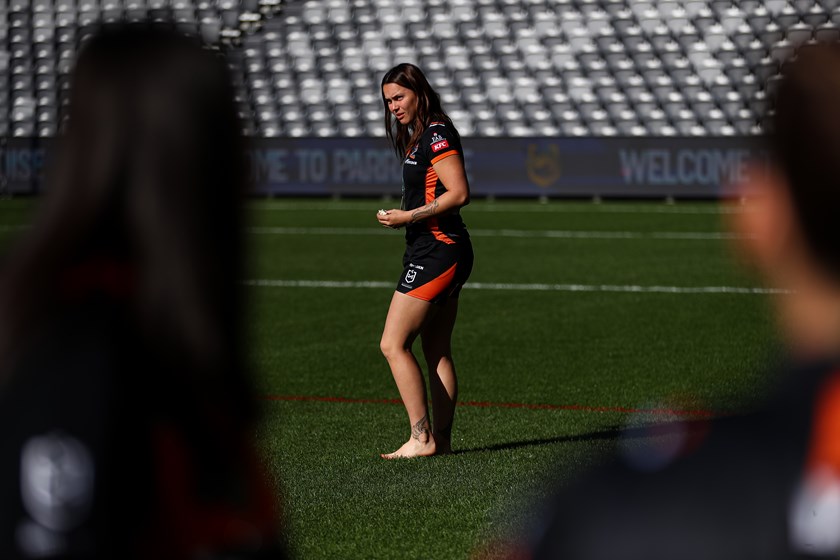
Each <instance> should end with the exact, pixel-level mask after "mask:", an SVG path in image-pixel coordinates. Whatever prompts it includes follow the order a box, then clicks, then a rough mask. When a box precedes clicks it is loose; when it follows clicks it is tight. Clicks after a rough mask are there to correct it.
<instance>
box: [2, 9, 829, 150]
mask: <svg viewBox="0 0 840 560" xmlns="http://www.w3.org/2000/svg"><path fill="white" fill-rule="evenodd" d="M146 18H156V19H166V20H173V21H175V22H176V23H177V25H178V26H179V27H182V28H183V29H185V30H189V31H192V32H195V33H200V34H201V35H202V36H204V37H205V38H206V39H208V40H209V41H212V42H220V43H222V44H224V45H226V46H225V47H224V48H225V49H226V50H228V51H229V53H230V61H231V68H232V71H233V75H234V81H235V84H236V88H237V101H238V104H239V107H240V113H241V115H242V117H243V121H244V128H245V132H246V133H247V134H249V135H254V136H260V137H281V136H319V137H329V136H363V135H377V136H380V135H382V134H383V133H384V131H383V110H382V104H381V100H380V94H379V91H378V89H379V81H380V79H381V76H382V74H383V73H384V71H385V70H387V69H388V68H390V67H391V66H393V65H394V64H396V63H398V62H413V63H415V64H418V65H419V66H420V67H421V68H423V69H424V71H425V72H426V73H427V75H428V77H429V80H430V81H431V83H432V84H433V85H434V86H435V87H436V88H437V89H438V91H439V92H440V94H441V98H442V100H443V103H444V107H445V108H446V110H447V111H448V112H449V113H450V114H451V116H452V117H453V120H454V121H455V123H456V125H457V126H458V127H459V129H460V130H461V132H462V133H463V134H467V135H473V136H558V135H569V136H585V135H596V136H614V135H629V136H648V135H651V136H662V135H665V136H667V135H720V136H731V135H739V134H747V135H749V134H756V133H758V132H759V131H760V129H761V126H760V122H759V121H760V116H761V115H762V113H763V111H764V109H765V108H766V106H767V103H768V101H767V98H768V95H772V84H773V83H774V81H775V77H776V76H777V75H778V73H779V64H780V63H781V61H783V60H784V59H785V58H787V57H788V56H790V55H791V53H792V52H794V50H795V49H796V48H797V47H799V46H801V45H803V44H805V43H807V42H808V41H811V40H813V39H815V38H819V39H840V0H821V1H818V2H804V1H797V0H791V1H787V0H765V1H763V2H759V1H757V0H746V1H741V2H730V1H721V0H706V1H699V0H681V1H677V0H643V1H629V0H306V1H294V2H292V1H286V2H282V1H281V0H189V1H188V0H0V75H2V76H6V77H7V79H5V80H0V136H12V137H27V136H40V137H48V136H52V135H54V134H56V132H57V131H58V130H59V129H60V126H61V120H60V119H61V115H62V110H61V107H62V105H63V104H66V103H67V99H68V91H69V90H68V87H69V84H68V74H69V72H70V70H71V68H72V64H73V58H74V54H75V52H76V49H77V48H78V45H79V44H80V42H82V41H83V40H84V38H85V36H86V35H87V34H88V33H89V32H90V29H91V27H92V26H93V25H95V24H96V23H97V22H100V21H114V20H120V19H128V20H139V19H146Z"/></svg>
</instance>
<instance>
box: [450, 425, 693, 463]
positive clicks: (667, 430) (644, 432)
mask: <svg viewBox="0 0 840 560" xmlns="http://www.w3.org/2000/svg"><path fill="white" fill-rule="evenodd" d="M706 426H707V422H706V421H705V420H704V421H688V422H685V421H674V422H665V423H659V422H652V423H649V424H642V425H636V426H632V427H628V426H610V427H607V428H604V429H602V430H598V431H594V432H589V433H585V434H572V435H565V436H556V437H550V438H539V439H528V440H522V441H511V442H507V443H497V444H494V445H485V446H482V447H472V448H468V449H458V450H455V451H453V454H454V455H462V454H467V453H484V452H490V451H505V450H508V449H521V448H523V447H540V446H544V445H555V444H558V443H581V442H587V441H599V440H618V439H619V438H620V439H623V440H628V439H646V438H652V437H661V436H680V435H685V434H686V433H688V434H696V433H702V432H705V427H706Z"/></svg>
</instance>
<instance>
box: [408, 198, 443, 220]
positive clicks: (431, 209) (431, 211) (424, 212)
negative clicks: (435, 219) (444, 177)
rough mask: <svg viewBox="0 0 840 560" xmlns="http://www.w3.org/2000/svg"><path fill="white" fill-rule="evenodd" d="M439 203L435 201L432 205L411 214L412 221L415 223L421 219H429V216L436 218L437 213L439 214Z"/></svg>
mask: <svg viewBox="0 0 840 560" xmlns="http://www.w3.org/2000/svg"><path fill="white" fill-rule="evenodd" d="M437 207H438V201H437V199H435V200H433V201H432V202H431V203H429V204H427V205H426V206H424V207H422V208H418V209H417V210H415V211H414V212H412V213H411V221H412V222H414V221H416V220H419V219H420V218H428V217H429V216H434V215H435V212H437Z"/></svg>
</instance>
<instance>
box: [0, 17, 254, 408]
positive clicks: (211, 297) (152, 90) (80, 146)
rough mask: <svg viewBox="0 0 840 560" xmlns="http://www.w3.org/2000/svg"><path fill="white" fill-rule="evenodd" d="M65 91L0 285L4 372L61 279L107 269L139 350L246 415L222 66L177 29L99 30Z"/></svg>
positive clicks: (229, 119) (234, 174)
mask: <svg viewBox="0 0 840 560" xmlns="http://www.w3.org/2000/svg"><path fill="white" fill-rule="evenodd" d="M71 91H72V94H71V95H72V99H71V103H70V107H69V115H68V117H69V119H68V123H67V125H68V126H67V130H66V132H65V133H64V134H63V136H62V137H60V138H59V139H58V147H57V151H56V153H55V154H54V155H53V156H52V159H53V161H52V165H51V171H48V178H47V182H48V190H47V195H46V199H45V200H44V201H43V206H42V208H41V212H40V213H39V215H38V216H37V217H36V220H35V224H34V226H33V227H32V229H31V231H30V232H28V235H27V236H26V237H25V238H24V239H23V240H22V243H21V244H20V245H19V246H18V247H17V248H16V250H14V251H13V252H12V254H11V255H10V256H9V258H8V260H7V261H6V263H5V266H4V271H3V275H2V278H0V358H2V365H3V368H4V369H6V368H8V366H9V362H10V361H14V360H13V359H11V360H10V358H13V356H11V355H10V354H19V352H20V351H19V349H21V348H24V347H26V346H27V344H26V343H27V342H28V340H29V338H30V337H29V335H30V334H32V333H33V332H34V331H36V330H37V329H39V328H40V327H41V325H42V324H43V323H44V322H45V321H49V320H50V318H51V317H52V315H53V314H54V313H56V312H57V310H59V309H61V306H62V305H63V302H62V295H61V294H62V290H63V285H62V282H64V281H65V280H66V278H67V275H68V273H69V272H71V271H74V270H77V269H78V268H79V267H80V266H81V267H83V266H86V265H87V263H90V262H101V261H102V260H103V259H105V260H106V261H107V262H109V263H117V265H118V266H120V267H122V269H124V270H126V271H130V274H131V277H132V278H131V292H130V294H129V295H128V297H127V298H124V299H123V300H120V301H115V302H114V303H115V304H119V305H121V306H123V307H124V308H125V312H126V317H127V320H128V322H129V324H130V325H131V326H132V328H134V329H135V330H136V331H137V332H139V333H140V335H141V337H142V339H143V341H142V342H139V344H144V345H145V347H146V348H147V349H149V350H150V351H151V353H153V354H154V355H155V356H157V357H159V359H160V360H162V361H166V362H170V365H171V366H172V367H173V368H174V369H176V370H177V371H178V372H179V373H180V374H182V375H183V376H184V378H185V379H187V380H188V383H193V382H199V381H200V382H201V384H202V386H205V387H212V389H211V390H210V392H212V393H213V394H214V395H221V394H224V395H228V396H231V397H234V398H233V399H231V400H232V401H233V400H236V399H237V398H238V399H241V400H240V402H239V403H238V405H241V407H242V408H243V409H248V408H251V406H252V403H250V402H246V401H249V400H250V397H249V396H248V392H247V390H246V388H245V386H246V385H245V384H244V383H243V380H242V377H241V373H242V372H241V371H240V365H241V362H240V360H241V359H242V355H241V351H240V342H241V340H240V336H241V335H240V332H239V327H240V325H239V317H238V313H239V310H240V308H241V306H240V290H241V287H240V281H241V277H240V271H241V267H240V264H241V262H242V254H241V249H242V242H241V239H240V235H241V234H240V229H241V216H240V207H241V200H242V195H243V191H244V190H245V188H246V180H247V167H246V164H247V160H246V159H245V157H246V154H245V151H244V148H245V146H244V144H243V142H244V140H243V138H242V136H241V133H240V131H241V127H240V123H239V119H238V115H237V112H236V106H235V101H234V90H233V87H232V85H231V84H230V77H229V75H228V71H227V67H226V63H225V61H224V59H223V58H222V56H221V55H220V53H219V52H218V51H215V50H211V49H208V48H206V47H205V46H203V45H202V44H201V43H200V41H199V40H198V39H197V38H193V37H187V36H185V35H184V34H182V33H180V32H178V31H177V30H176V29H175V28H174V27H169V26H161V25H156V24H151V23H149V24H114V25H110V26H104V27H103V28H102V29H100V30H99V31H98V32H97V33H96V34H94V36H93V37H92V38H91V39H90V40H89V41H88V42H87V43H86V44H85V45H84V47H83V48H82V50H81V52H80V54H79V56H78V62H77V64H76V67H75V71H74V74H73V88H72V90H71ZM174 362H177V364H175V363H174ZM6 373H8V372H6ZM2 374H3V372H0V380H2V377H3V375H2ZM229 402H230V401H229Z"/></svg>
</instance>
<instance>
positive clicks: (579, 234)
mask: <svg viewBox="0 0 840 560" xmlns="http://www.w3.org/2000/svg"><path fill="white" fill-rule="evenodd" d="M247 231H248V233H251V234H255V235H394V232H393V231H392V230H389V229H386V228H375V227H374V228H369V227H368V228H354V227H251V228H248V230H247ZM469 232H470V236H471V237H518V238H532V239H533V238H548V239H672V240H700V241H702V240H709V239H738V238H739V237H740V236H738V235H735V234H731V233H724V232H717V231H710V232H705V231H654V232H638V231H564V230H526V229H471V230H469Z"/></svg>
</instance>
